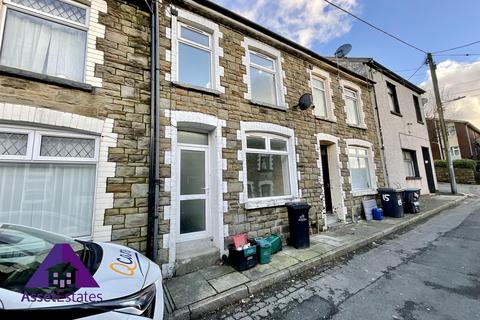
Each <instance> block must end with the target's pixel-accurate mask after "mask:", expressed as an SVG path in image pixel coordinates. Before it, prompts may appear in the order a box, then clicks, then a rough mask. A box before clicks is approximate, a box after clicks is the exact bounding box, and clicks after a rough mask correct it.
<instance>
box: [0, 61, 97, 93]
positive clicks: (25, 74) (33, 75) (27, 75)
mask: <svg viewBox="0 0 480 320" xmlns="http://www.w3.org/2000/svg"><path fill="white" fill-rule="evenodd" d="M0 74H6V75H8V76H14V77H19V78H24V79H28V80H36V81H40V82H44V83H47V84H54V85H58V86H61V87H66V88H72V89H79V90H83V91H90V92H91V91H92V90H93V87H92V86H91V85H89V84H86V83H83V82H78V81H73V80H68V79H64V78H59V77H54V76H49V75H46V74H41V73H37V72H32V71H27V70H22V69H18V68H12V67H7V66H0Z"/></svg>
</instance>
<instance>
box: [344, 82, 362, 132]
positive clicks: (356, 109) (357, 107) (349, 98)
mask: <svg viewBox="0 0 480 320" xmlns="http://www.w3.org/2000/svg"><path fill="white" fill-rule="evenodd" d="M343 90H344V92H345V93H344V96H345V108H347V109H346V113H347V123H348V124H349V125H354V126H359V125H361V123H362V121H361V115H360V110H359V103H358V92H357V91H356V90H355V89H352V88H350V87H345V88H344V89H343ZM348 91H349V92H352V93H353V94H354V97H351V96H347V94H346V92H348ZM347 100H349V101H353V102H354V104H355V111H356V118H357V119H358V122H357V123H355V122H349V121H348V118H349V117H348V105H347Z"/></svg>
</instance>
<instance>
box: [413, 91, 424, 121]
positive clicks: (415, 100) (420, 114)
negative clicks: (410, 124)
mask: <svg viewBox="0 0 480 320" xmlns="http://www.w3.org/2000/svg"><path fill="white" fill-rule="evenodd" d="M412 99H413V106H414V108H415V115H416V116H417V122H418V123H420V124H424V121H423V112H422V108H421V107H420V98H419V97H418V96H417V95H414V94H412Z"/></svg>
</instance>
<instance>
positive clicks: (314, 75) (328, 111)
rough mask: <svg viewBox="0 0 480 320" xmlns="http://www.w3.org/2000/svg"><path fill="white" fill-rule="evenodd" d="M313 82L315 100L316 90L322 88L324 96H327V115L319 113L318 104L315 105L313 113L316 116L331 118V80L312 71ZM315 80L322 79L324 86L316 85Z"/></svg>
mask: <svg viewBox="0 0 480 320" xmlns="http://www.w3.org/2000/svg"><path fill="white" fill-rule="evenodd" d="M310 81H311V84H312V96H313V101H315V90H320V91H322V92H323V96H324V98H325V115H324V116H322V115H319V114H318V113H317V112H315V110H316V109H317V106H315V109H313V114H314V115H315V117H318V118H322V119H330V118H331V116H330V114H331V111H330V91H329V90H328V85H329V81H328V79H326V78H324V77H321V76H318V75H317V74H314V73H312V76H311V78H310ZM315 81H321V82H322V83H323V88H319V87H317V86H315Z"/></svg>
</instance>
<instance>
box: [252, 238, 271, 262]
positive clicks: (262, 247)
mask: <svg viewBox="0 0 480 320" xmlns="http://www.w3.org/2000/svg"><path fill="white" fill-rule="evenodd" d="M255 242H256V243H257V245H258V247H259V250H258V262H259V263H260V264H267V263H270V260H271V258H272V256H271V251H270V247H271V245H270V242H268V241H267V240H265V239H262V238H258V239H255Z"/></svg>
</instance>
